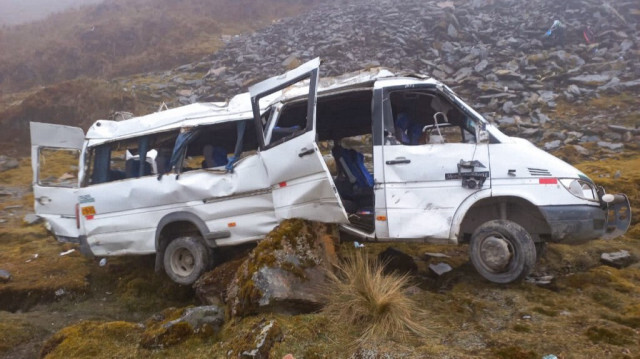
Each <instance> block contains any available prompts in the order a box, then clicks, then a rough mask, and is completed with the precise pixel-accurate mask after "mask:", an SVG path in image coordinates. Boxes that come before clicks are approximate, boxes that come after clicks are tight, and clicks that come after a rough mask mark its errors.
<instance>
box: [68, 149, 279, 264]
mask: <svg viewBox="0 0 640 359" xmlns="http://www.w3.org/2000/svg"><path fill="white" fill-rule="evenodd" d="M78 194H79V198H80V202H81V205H80V206H81V207H86V206H92V207H94V209H95V215H92V216H84V217H83V220H82V226H83V229H84V232H85V233H86V235H87V242H88V243H89V245H90V246H91V249H92V251H93V252H94V254H96V255H116V254H143V253H153V252H155V233H156V229H157V225H158V223H159V222H160V220H161V219H162V218H163V217H164V216H165V215H167V214H170V213H174V212H180V211H186V212H190V213H193V214H195V215H196V216H197V217H198V218H200V219H202V220H203V221H204V222H205V224H206V225H207V227H208V230H209V231H219V230H229V231H230V232H231V238H230V239H229V240H227V242H234V241H236V242H242V241H246V240H248V239H255V238H256V237H257V236H258V235H264V234H266V233H267V232H268V231H269V230H271V229H273V226H274V225H275V224H276V219H275V214H274V209H273V202H272V195H271V193H270V185H269V181H268V178H267V174H266V170H265V168H264V166H263V164H262V162H261V160H260V158H259V156H257V155H253V156H249V157H247V158H245V159H243V160H241V161H240V162H238V163H237V164H236V167H235V169H234V173H222V172H214V171H209V170H196V171H191V172H186V173H183V174H181V175H180V176H179V177H178V178H176V175H175V174H168V175H165V176H163V177H162V179H161V180H158V179H157V177H155V176H146V177H141V178H137V179H128V180H120V181H114V182H109V183H103V184H99V185H95V186H89V187H85V188H82V189H80V190H79V192H78ZM231 223H233V225H232V227H230V226H231ZM256 226H257V227H256ZM267 226H269V227H268V228H266V227H267ZM256 228H257V230H256ZM247 238H248V239H247Z"/></svg>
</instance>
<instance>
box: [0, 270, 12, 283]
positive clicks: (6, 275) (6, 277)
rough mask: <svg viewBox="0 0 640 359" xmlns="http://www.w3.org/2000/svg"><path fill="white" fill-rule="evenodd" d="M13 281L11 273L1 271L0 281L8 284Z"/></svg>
mask: <svg viewBox="0 0 640 359" xmlns="http://www.w3.org/2000/svg"><path fill="white" fill-rule="evenodd" d="M10 280H11V273H9V271H6V270H4V269H0V281H1V282H3V283H6V282H8V281H10Z"/></svg>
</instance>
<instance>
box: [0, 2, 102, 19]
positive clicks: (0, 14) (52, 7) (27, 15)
mask: <svg viewBox="0 0 640 359" xmlns="http://www.w3.org/2000/svg"><path fill="white" fill-rule="evenodd" d="M102 1H103V0H0V25H17V24H20V23H24V22H29V21H34V20H39V19H42V18H44V17H46V16H47V15H49V14H51V13H53V12H58V11H61V10H64V9H67V8H69V7H74V6H78V5H87V4H95V3H99V2H102Z"/></svg>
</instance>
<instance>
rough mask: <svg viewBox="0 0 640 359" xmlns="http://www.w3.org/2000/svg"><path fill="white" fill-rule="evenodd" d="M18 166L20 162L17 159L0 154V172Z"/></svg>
mask: <svg viewBox="0 0 640 359" xmlns="http://www.w3.org/2000/svg"><path fill="white" fill-rule="evenodd" d="M18 166H20V162H19V161H18V160H17V159H15V158H12V157H7V156H5V155H0V172H4V171H8V170H11V169H14V168H18Z"/></svg>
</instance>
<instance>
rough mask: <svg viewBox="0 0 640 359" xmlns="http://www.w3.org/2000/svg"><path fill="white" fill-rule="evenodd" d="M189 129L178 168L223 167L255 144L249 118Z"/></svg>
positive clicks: (242, 155) (252, 150)
mask: <svg viewBox="0 0 640 359" xmlns="http://www.w3.org/2000/svg"><path fill="white" fill-rule="evenodd" d="M191 131H192V132H193V134H192V136H191V138H190V139H189V140H188V141H187V144H186V151H185V157H184V160H183V161H182V166H181V172H188V171H193V170H197V169H204V168H206V169H218V170H225V171H226V170H227V167H228V166H229V165H233V163H235V162H237V161H239V160H240V159H242V158H244V157H247V156H250V155H252V154H255V153H256V151H257V148H258V141H257V139H256V134H255V133H256V132H255V127H254V126H253V123H252V121H251V120H245V121H234V122H226V123H220V124H215V125H209V126H201V127H198V128H194V129H192V130H191ZM177 150H178V151H180V149H177Z"/></svg>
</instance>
